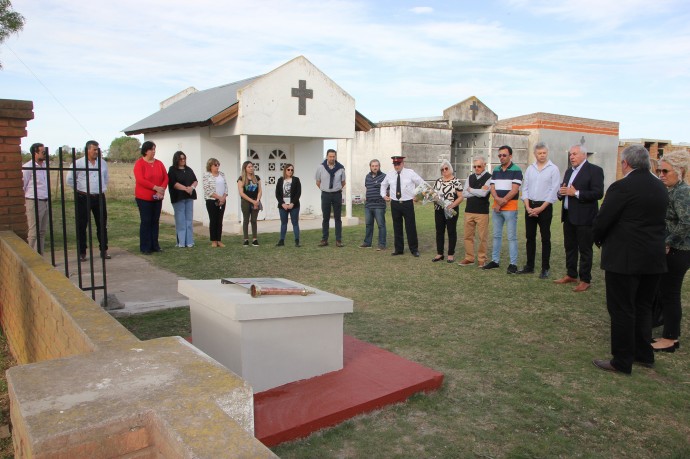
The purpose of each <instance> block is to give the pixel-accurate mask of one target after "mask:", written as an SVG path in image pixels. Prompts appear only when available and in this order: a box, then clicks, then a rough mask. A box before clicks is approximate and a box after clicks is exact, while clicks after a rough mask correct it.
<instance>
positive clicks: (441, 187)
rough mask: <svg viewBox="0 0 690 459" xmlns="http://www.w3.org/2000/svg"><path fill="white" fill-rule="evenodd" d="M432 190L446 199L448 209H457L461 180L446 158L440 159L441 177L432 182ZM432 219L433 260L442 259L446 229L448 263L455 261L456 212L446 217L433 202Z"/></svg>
mask: <svg viewBox="0 0 690 459" xmlns="http://www.w3.org/2000/svg"><path fill="white" fill-rule="evenodd" d="M434 190H436V192H437V193H438V194H439V195H440V196H441V197H442V198H443V199H445V200H446V201H448V202H450V204H448V206H447V207H448V208H449V209H457V207H458V206H459V205H460V203H461V202H462V182H461V181H460V180H458V179H457V178H456V177H455V175H453V166H451V165H450V162H449V161H448V160H447V159H444V160H443V161H441V178H439V179H438V180H436V183H434ZM434 221H435V222H436V256H435V257H434V258H432V259H431V261H433V262H437V261H441V260H443V249H444V245H445V236H446V231H447V232H448V263H454V262H455V245H456V243H457V242H458V232H457V226H458V213H457V211H456V213H455V215H454V216H453V217H451V218H446V213H445V210H444V208H443V207H441V206H439V205H438V204H434Z"/></svg>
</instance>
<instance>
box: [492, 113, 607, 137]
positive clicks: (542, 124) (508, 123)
mask: <svg viewBox="0 0 690 459" xmlns="http://www.w3.org/2000/svg"><path fill="white" fill-rule="evenodd" d="M497 127H500V128H502V129H512V130H533V129H552V130H554V131H574V132H588V133H591V134H603V135H615V136H618V127H619V125H618V123H617V122H614V121H604V120H595V119H591V118H578V117H576V116H567V115H556V114H553V113H543V112H538V113H531V114H529V115H522V116H517V117H515V118H506V119H503V120H500V121H499V122H498V124H497Z"/></svg>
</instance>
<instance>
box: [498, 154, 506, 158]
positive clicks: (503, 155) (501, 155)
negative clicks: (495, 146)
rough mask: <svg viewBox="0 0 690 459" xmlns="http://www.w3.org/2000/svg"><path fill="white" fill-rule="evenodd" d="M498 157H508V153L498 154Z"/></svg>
mask: <svg viewBox="0 0 690 459" xmlns="http://www.w3.org/2000/svg"><path fill="white" fill-rule="evenodd" d="M498 157H499V158H507V157H508V155H507V154H505V153H504V154H500V155H498Z"/></svg>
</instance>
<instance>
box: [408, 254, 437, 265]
mask: <svg viewBox="0 0 690 459" xmlns="http://www.w3.org/2000/svg"><path fill="white" fill-rule="evenodd" d="M412 255H414V253H413V254H412ZM442 260H443V255H438V256H437V257H435V258H432V259H431V261H433V262H434V263H436V262H437V261H442Z"/></svg>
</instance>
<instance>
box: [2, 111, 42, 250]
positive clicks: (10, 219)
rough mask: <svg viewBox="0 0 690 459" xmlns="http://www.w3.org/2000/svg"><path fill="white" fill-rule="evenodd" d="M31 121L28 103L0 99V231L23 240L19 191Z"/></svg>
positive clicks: (22, 211) (21, 199)
mask: <svg viewBox="0 0 690 459" xmlns="http://www.w3.org/2000/svg"><path fill="white" fill-rule="evenodd" d="M32 119H34V103H33V102H31V101H30V100H11V99H0V231H1V230H12V231H14V232H15V233H16V234H17V235H18V236H19V237H21V238H22V239H24V240H26V236H27V231H28V227H27V223H26V211H25V207H24V192H23V190H22V155H21V153H22V149H21V140H22V137H26V124H27V122H28V121H29V120H32Z"/></svg>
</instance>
